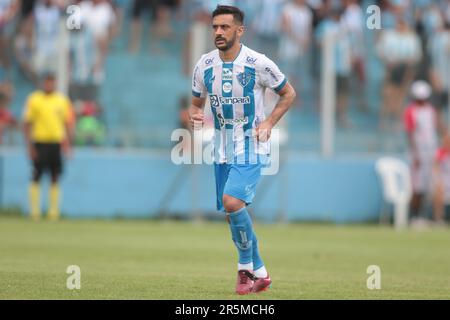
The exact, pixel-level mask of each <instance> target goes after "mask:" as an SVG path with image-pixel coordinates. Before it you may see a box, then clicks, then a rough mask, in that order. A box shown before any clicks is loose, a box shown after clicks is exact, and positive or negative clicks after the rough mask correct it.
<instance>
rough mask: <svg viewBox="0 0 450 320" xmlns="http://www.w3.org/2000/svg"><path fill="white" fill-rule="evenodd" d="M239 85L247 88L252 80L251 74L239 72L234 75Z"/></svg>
mask: <svg viewBox="0 0 450 320" xmlns="http://www.w3.org/2000/svg"><path fill="white" fill-rule="evenodd" d="M236 78H237V80H238V82H239V84H240V85H241V86H243V87H245V86H247V85H248V84H249V83H250V81H251V80H252V74H251V73H250V72H241V73H238V74H237V75H236Z"/></svg>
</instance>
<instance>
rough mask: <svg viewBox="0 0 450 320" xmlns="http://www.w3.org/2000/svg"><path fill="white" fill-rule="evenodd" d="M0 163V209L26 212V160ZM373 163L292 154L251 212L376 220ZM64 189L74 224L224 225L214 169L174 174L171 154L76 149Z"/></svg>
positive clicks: (19, 155) (265, 182)
mask: <svg viewBox="0 0 450 320" xmlns="http://www.w3.org/2000/svg"><path fill="white" fill-rule="evenodd" d="M0 158H1V160H0V163H1V173H0V174H1V176H0V179H1V194H0V197H1V198H0V201H1V202H0V205H1V207H18V208H20V209H22V210H24V212H27V210H28V204H27V190H28V189H27V188H28V183H29V177H30V174H31V172H30V166H29V163H28V160H27V158H26V154H25V152H24V150H22V149H6V150H5V149H3V150H2V151H0ZM375 160H376V157H356V156H354V157H350V156H346V157H341V158H333V159H329V160H325V159H323V158H321V157H319V156H314V155H310V156H306V155H295V154H290V155H289V156H288V157H287V158H286V159H285V163H284V164H282V165H281V167H280V172H279V173H278V174H277V175H275V176H263V178H262V180H261V183H260V184H259V186H258V190H257V194H256V197H255V200H254V204H253V205H252V206H251V209H252V211H253V213H254V214H255V216H256V217H257V218H258V219H260V220H261V221H267V222H272V221H276V220H278V219H285V220H287V221H297V220H299V221H310V220H314V221H332V222H336V223H348V222H364V221H374V220H377V219H378V216H379V213H380V209H381V208H382V205H383V200H382V192H381V186H380V181H379V179H378V177H377V175H376V173H375V169H374V163H375ZM45 184H46V185H47V187H48V181H45ZM62 187H63V199H62V212H63V214H64V215H65V216H66V217H71V218H87V217H89V218H113V217H148V218H150V217H158V216H173V217H182V218H183V217H186V218H190V217H192V216H195V215H207V216H211V217H217V218H219V217H220V214H219V213H217V212H216V211H215V184H214V177H213V169H212V167H211V166H207V165H200V166H198V165H197V166H177V165H174V164H173V163H172V162H171V161H170V155H169V154H168V153H167V152H152V151H140V150H126V151H123V150H118V149H77V150H75V153H74V155H73V157H72V158H71V159H68V160H67V161H66V163H65V173H64V176H63V179H62ZM42 203H43V206H44V207H45V206H46V203H47V196H46V189H45V188H44V189H43V192H42Z"/></svg>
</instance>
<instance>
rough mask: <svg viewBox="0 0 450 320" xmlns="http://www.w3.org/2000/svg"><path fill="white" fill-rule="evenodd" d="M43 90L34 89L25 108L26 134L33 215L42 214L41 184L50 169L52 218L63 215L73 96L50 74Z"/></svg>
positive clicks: (50, 210) (33, 216)
mask: <svg viewBox="0 0 450 320" xmlns="http://www.w3.org/2000/svg"><path fill="white" fill-rule="evenodd" d="M42 81H43V82H42V90H37V91H35V92H33V93H32V94H31V95H30V96H29V97H28V99H27V102H26V105H25V110H24V122H25V126H24V134H25V141H26V144H27V147H28V154H29V157H30V160H31V161H32V163H33V177H32V182H31V185H30V189H29V197H30V199H29V201H30V215H31V217H32V218H33V220H35V221H38V220H39V219H40V217H41V207H40V197H41V195H40V185H39V181H40V179H41V176H42V174H43V173H45V172H46V171H48V172H50V175H51V182H52V183H51V187H50V192H49V210H48V219H49V220H53V221H56V220H58V219H59V215H60V212H59V197H60V190H59V185H58V180H59V177H60V175H61V173H62V168H63V161H62V153H63V152H64V153H65V154H67V153H68V152H69V151H70V145H71V144H70V140H71V139H70V138H71V136H72V134H71V128H72V124H73V114H72V108H71V103H70V100H69V99H68V98H67V97H66V96H65V95H63V94H61V93H58V92H56V78H55V76H54V75H53V74H46V75H45V76H44V77H43V79H42Z"/></svg>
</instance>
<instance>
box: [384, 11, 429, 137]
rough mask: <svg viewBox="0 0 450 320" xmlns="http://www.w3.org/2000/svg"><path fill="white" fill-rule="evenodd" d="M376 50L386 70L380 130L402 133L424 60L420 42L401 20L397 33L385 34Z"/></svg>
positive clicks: (386, 32)
mask: <svg viewBox="0 0 450 320" xmlns="http://www.w3.org/2000/svg"><path fill="white" fill-rule="evenodd" d="M376 49H377V53H378V55H379V57H380V58H381V60H382V61H383V63H384V66H385V79H384V82H383V105H382V107H381V110H380V111H381V112H380V129H382V130H388V131H398V130H400V129H401V114H402V110H403V106H404V101H405V98H406V96H407V91H408V88H409V87H410V84H411V83H412V81H413V79H414V75H415V67H416V66H417V64H418V63H419V61H420V59H421V58H422V47H421V43H420V39H419V36H418V35H417V34H416V33H415V32H414V31H412V30H411V28H410V26H409V25H408V23H407V22H406V20H405V19H404V18H402V17H398V20H397V25H396V28H395V29H393V30H383V31H382V34H381V37H380V39H379V41H378V43H377V46H376Z"/></svg>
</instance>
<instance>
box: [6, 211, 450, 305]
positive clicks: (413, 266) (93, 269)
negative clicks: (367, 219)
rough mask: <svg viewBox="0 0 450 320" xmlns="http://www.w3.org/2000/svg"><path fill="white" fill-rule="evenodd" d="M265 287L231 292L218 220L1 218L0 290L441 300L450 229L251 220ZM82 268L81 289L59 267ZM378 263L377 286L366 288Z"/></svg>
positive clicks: (53, 294) (227, 251)
mask: <svg viewBox="0 0 450 320" xmlns="http://www.w3.org/2000/svg"><path fill="white" fill-rule="evenodd" d="M256 231H257V233H258V237H259V239H260V246H261V251H262V256H263V258H264V260H265V263H266V265H267V267H268V269H269V272H270V274H271V276H272V279H273V286H272V288H271V290H270V291H267V292H264V293H261V294H259V295H250V296H244V297H239V296H236V295H235V294H234V285H235V277H236V262H237V261H236V256H237V254H236V253H235V248H234V246H233V244H232V242H231V240H230V237H229V230H228V226H227V225H226V224H225V223H217V222H216V223H211V222H204V223H194V222H173V221H170V222H167V221H161V222H155V221H146V220H142V221H136V220H134V221H123V220H109V221H99V220H70V221H69V220H65V221H61V222H58V223H50V222H46V221H43V222H41V223H38V224H36V223H32V222H31V221H28V220H26V219H24V218H19V217H0V299H230V300H240V299H449V298H450V230H449V229H439V230H428V231H421V232H419V231H406V232H401V233H398V232H395V231H394V230H392V229H391V228H388V227H380V226H359V225H358V226H334V225H311V224H291V225H264V224H257V225H256ZM69 265H78V266H79V267H80V268H81V290H68V289H67V288H66V279H67V277H68V276H69V275H68V274H66V268H67V266H69ZM369 265H378V266H379V267H380V268H381V290H368V289H367V287H366V279H367V277H368V276H369V275H368V274H366V269H367V266H369Z"/></svg>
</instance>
